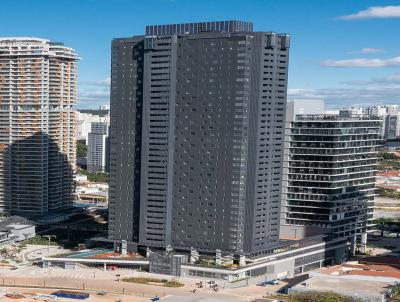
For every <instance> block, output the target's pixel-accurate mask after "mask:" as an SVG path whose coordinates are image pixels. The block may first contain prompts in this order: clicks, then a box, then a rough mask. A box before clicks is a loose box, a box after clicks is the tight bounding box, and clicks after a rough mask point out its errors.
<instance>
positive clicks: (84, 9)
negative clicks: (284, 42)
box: [0, 0, 400, 108]
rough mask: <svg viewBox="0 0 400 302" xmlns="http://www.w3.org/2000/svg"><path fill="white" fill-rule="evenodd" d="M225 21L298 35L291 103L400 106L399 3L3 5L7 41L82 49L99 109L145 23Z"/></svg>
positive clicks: (163, 0)
mask: <svg viewBox="0 0 400 302" xmlns="http://www.w3.org/2000/svg"><path fill="white" fill-rule="evenodd" d="M61 8H62V9H61ZM17 12H18V13H17ZM221 19H223V20H228V19H240V20H247V21H253V22H254V24H255V28H254V29H255V31H259V30H261V29H263V30H265V29H267V30H271V31H278V32H287V33H289V34H291V35H292V40H293V42H294V45H295V46H294V47H293V49H292V53H291V56H290V63H289V68H290V72H289V74H290V78H289V97H288V98H289V99H290V98H293V97H295V98H324V99H325V100H326V104H327V108H335V107H343V106H350V105H363V106H368V105H375V104H377V105H378V104H383V103H393V104H400V98H398V95H400V72H399V71H398V68H399V66H400V54H399V52H398V49H399V44H400V42H399V41H398V39H395V38H394V37H396V35H397V31H396V29H397V28H399V25H400V5H399V2H398V1H393V0H383V1H379V2H377V1H372V0H365V1H346V0H338V1H328V0H318V1H317V0H311V1H310V0H297V1H289V0H287V1H279V2H278V1H264V0H252V1H247V2H243V1H238V0H231V1H227V0H221V1H213V0H204V1H201V2H200V1H185V0H148V1H131V0H129V1H128V0H113V1H106V0H70V1H66V0H59V1H51V0H42V1H28V0H20V1H13V0H3V1H2V9H1V11H0V28H1V29H2V30H1V31H0V37H10V36H32V37H40V38H45V39H49V40H52V41H64V42H65V43H66V45H68V46H71V47H73V48H75V49H76V50H77V52H78V53H79V54H80V55H81V57H82V59H81V61H80V62H79V102H78V108H97V107H98V106H99V105H103V104H108V102H109V82H110V63H109V62H110V49H111V39H112V38H114V37H124V36H125V37H126V36H133V35H136V34H140V33H141V31H142V28H143V26H144V25H145V24H167V23H175V22H178V23H179V22H198V21H210V20H221Z"/></svg>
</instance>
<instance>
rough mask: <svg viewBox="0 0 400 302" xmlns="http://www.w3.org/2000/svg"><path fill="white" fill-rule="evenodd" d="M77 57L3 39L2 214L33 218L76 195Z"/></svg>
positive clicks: (34, 41)
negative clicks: (74, 178) (75, 108)
mask: <svg viewBox="0 0 400 302" xmlns="http://www.w3.org/2000/svg"><path fill="white" fill-rule="evenodd" d="M77 60H78V57H77V54H76V53H75V51H74V50H73V49H72V48H69V47H65V46H64V45H63V44H62V43H53V42H50V41H48V40H44V39H38V38H25V37H22V38H2V39H0V211H1V212H6V213H10V214H18V215H22V216H35V215H40V214H46V213H48V212H51V211H60V210H64V209H67V208H69V207H70V206H71V204H72V200H73V195H74V183H73V172H74V170H75V156H76V155H75V144H76V142H75V111H74V108H73V106H74V105H75V103H76V99H77Z"/></svg>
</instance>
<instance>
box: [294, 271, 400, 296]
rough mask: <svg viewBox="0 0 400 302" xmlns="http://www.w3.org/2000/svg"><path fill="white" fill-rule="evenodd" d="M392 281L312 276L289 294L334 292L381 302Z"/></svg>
mask: <svg viewBox="0 0 400 302" xmlns="http://www.w3.org/2000/svg"><path fill="white" fill-rule="evenodd" d="M394 283H395V282H394V281H393V280H378V279H377V278H370V277H369V278H368V277H365V278H360V279H352V278H351V277H337V276H335V277H333V276H332V277H331V276H326V275H323V276H322V275H321V276H313V277H311V278H310V279H308V280H306V281H305V282H303V283H301V284H298V285H296V286H294V287H292V289H291V291H290V292H311V291H317V292H336V293H338V294H341V295H345V296H351V297H353V298H358V299H362V300H364V301H382V300H381V298H382V296H383V295H384V294H385V293H386V292H387V291H388V290H389V287H390V286H391V285H394Z"/></svg>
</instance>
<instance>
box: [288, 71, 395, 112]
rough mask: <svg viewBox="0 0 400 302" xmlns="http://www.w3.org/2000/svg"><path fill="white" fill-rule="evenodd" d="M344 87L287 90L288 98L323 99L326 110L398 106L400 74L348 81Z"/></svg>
mask: <svg viewBox="0 0 400 302" xmlns="http://www.w3.org/2000/svg"><path fill="white" fill-rule="evenodd" d="M343 84H345V85H338V86H337V87H328V88H319V89H303V88H295V89H293V88H292V89H288V97H289V98H304V99H321V98H323V99H325V101H326V104H327V107H328V108H340V107H344V106H351V105H364V106H368V105H374V104H375V105H376V104H385V103H386V104H387V103H393V104H399V105H400V97H399V96H400V73H394V74H391V75H387V76H385V77H379V78H372V79H369V80H360V81H348V82H344V83H343Z"/></svg>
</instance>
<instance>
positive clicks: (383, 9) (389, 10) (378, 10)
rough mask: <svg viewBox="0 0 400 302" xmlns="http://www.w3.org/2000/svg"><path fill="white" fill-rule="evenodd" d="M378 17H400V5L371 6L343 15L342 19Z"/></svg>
mask: <svg viewBox="0 0 400 302" xmlns="http://www.w3.org/2000/svg"><path fill="white" fill-rule="evenodd" d="M376 18H400V5H392V6H371V7H369V8H367V9H366V10H361V11H359V12H357V13H355V14H351V15H346V16H341V17H339V19H342V20H361V19H376Z"/></svg>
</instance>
